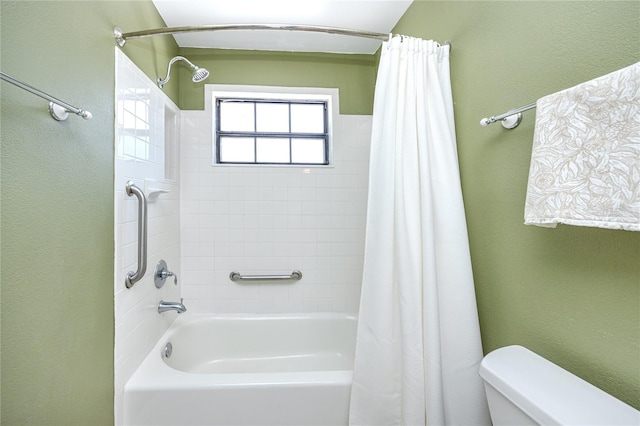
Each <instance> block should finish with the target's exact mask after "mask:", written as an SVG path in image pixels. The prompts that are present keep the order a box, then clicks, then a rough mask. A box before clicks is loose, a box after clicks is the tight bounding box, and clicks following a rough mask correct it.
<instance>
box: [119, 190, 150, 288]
mask: <svg viewBox="0 0 640 426" xmlns="http://www.w3.org/2000/svg"><path fill="white" fill-rule="evenodd" d="M126 190H127V195H128V196H129V197H131V196H133V195H135V196H136V197H137V198H138V203H139V206H138V270H137V271H135V272H133V271H129V273H128V274H127V277H126V278H125V280H124V283H125V285H126V286H127V288H131V287H133V285H134V284H135V283H136V282H138V281H140V280H141V279H142V277H143V276H144V273H145V272H147V197H145V196H144V192H142V190H141V189H140V188H138V187H137V186H136V185H135V184H134V183H133V182H132V181H129V182H127V186H126Z"/></svg>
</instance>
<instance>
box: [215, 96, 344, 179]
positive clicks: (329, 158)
mask: <svg viewBox="0 0 640 426" xmlns="http://www.w3.org/2000/svg"><path fill="white" fill-rule="evenodd" d="M205 90H206V92H207V98H208V100H209V101H208V102H207V103H206V106H205V109H206V110H208V115H209V117H211V120H212V123H211V124H212V126H211V130H212V135H211V143H212V156H211V157H212V165H213V166H214V167H238V166H251V167H290V168H295V167H303V168H315V167H318V168H327V167H329V168H331V167H333V146H332V145H333V135H332V130H333V121H334V119H335V117H334V114H335V110H334V109H333V105H337V102H338V89H330V88H299V87H272V86H237V85H206V88H205ZM218 99H222V100H224V99H238V100H243V99H244V100H247V101H248V102H256V101H257V102H266V103H287V104H305V103H311V104H320V103H324V105H325V108H324V133H322V134H320V133H286V132H285V133H282V132H257V133H251V134H249V135H248V137H262V136H263V135H264V136H265V137H272V138H278V137H279V138H287V139H289V138H293V139H296V138H300V139H303V138H309V139H324V160H325V163H294V162H288V163H280V162H219V161H218V159H219V158H220V152H219V149H220V148H219V147H220V144H219V142H220V136H224V135H225V132H222V135H220V134H219V127H220V124H219V123H220V116H219V114H220V112H219V108H217V105H218ZM254 120H255V117H254ZM254 124H255V122H254ZM290 125H291V123H290ZM254 129H255V127H254ZM230 133H236V134H238V133H243V132H230ZM289 149H290V150H291V140H289ZM290 160H291V158H290Z"/></svg>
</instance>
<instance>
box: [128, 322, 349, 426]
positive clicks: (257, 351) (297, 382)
mask: <svg viewBox="0 0 640 426" xmlns="http://www.w3.org/2000/svg"><path fill="white" fill-rule="evenodd" d="M356 322H357V321H356V318H355V317H354V316H347V315H343V314H301V315H297V314H296V315H289V314H283V315H213V316H212V315H207V316H203V315H193V314H189V313H187V314H184V315H180V316H178V318H177V319H176V321H175V322H174V324H173V325H172V326H171V328H170V329H169V330H168V331H167V332H166V333H165V334H164V336H162V338H161V339H160V341H159V342H158V344H157V345H156V346H155V347H154V348H153V350H152V351H151V353H150V354H149V355H148V356H147V358H146V359H145V360H144V361H143V363H142V365H141V366H140V367H139V368H138V369H137V370H136V372H135V373H134V374H133V376H132V377H131V379H130V380H129V381H128V382H127V384H126V386H125V388H124V421H125V425H184V426H186V425H212V426H213V425H234V426H235V425H252V426H258V425H278V426H284V425H296V426H303V425H325V426H329V425H330V426H337V425H346V424H347V423H348V413H349V395H350V392H351V380H352V376H353V373H352V370H353V356H354V350H355V335H356ZM167 342H171V344H172V354H171V356H170V357H168V358H166V357H165V356H164V355H163V352H164V348H165V346H166V344H167Z"/></svg>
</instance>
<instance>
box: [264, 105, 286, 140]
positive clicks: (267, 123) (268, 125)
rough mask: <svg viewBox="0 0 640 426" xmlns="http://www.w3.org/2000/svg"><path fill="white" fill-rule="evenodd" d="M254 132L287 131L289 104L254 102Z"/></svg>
mask: <svg viewBox="0 0 640 426" xmlns="http://www.w3.org/2000/svg"><path fill="white" fill-rule="evenodd" d="M256 132H278V133H288V132H289V104H274V103H258V104H256Z"/></svg>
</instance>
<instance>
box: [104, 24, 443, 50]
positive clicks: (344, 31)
mask: <svg viewBox="0 0 640 426" xmlns="http://www.w3.org/2000/svg"><path fill="white" fill-rule="evenodd" d="M228 30H273V31H306V32H313V33H327V34H337V35H345V36H353V37H363V38H372V39H376V40H382V41H385V40H389V34H384V33H376V32H372V31H363V30H354V29H349V28H336V27H323V26H314V25H289V24H218V25H198V26H184V27H167V28H154V29H150V30H142V31H132V32H128V33H125V32H122V30H121V29H120V28H118V27H115V28H114V29H113V35H114V37H115V39H116V43H118V46H120V47H122V46H124V44H125V43H126V42H127V40H130V39H134V38H142V37H153V36H157V35H166V34H182V33H195V32H204V31H228ZM445 45H448V46H449V48H451V43H450V42H449V41H446V42H445Z"/></svg>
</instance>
